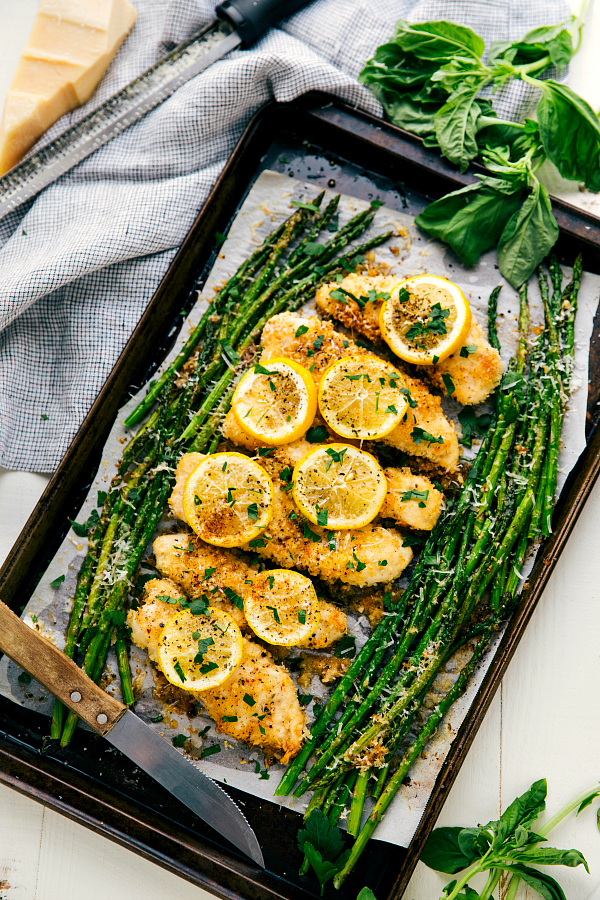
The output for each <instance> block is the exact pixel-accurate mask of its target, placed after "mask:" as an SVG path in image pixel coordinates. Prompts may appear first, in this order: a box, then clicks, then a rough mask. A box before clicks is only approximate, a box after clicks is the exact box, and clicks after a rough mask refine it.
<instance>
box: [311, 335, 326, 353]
mask: <svg viewBox="0 0 600 900" xmlns="http://www.w3.org/2000/svg"><path fill="white" fill-rule="evenodd" d="M324 338H325V335H323V334H320V335H319V337H318V338H315V340H314V342H313V347H314V348H315V350H320V349H321V345H322V344H323V340H324Z"/></svg>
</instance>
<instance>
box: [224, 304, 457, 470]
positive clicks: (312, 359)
mask: <svg viewBox="0 0 600 900" xmlns="http://www.w3.org/2000/svg"><path fill="white" fill-rule="evenodd" d="M300 326H304V327H305V328H308V331H307V332H305V333H303V334H301V335H299V336H298V337H296V332H297V331H298V329H299V327H300ZM321 336H322V337H323V342H322V344H321V345H320V348H319V349H315V347H314V342H315V340H316V339H317V338H320V337H321ZM261 343H262V347H263V353H262V355H261V358H260V359H261V363H262V364H263V365H264V364H266V363H267V362H268V360H269V359H271V358H272V357H274V356H289V357H290V358H291V359H294V360H295V361H296V362H298V363H300V365H302V366H305V368H307V369H311V367H314V368H313V369H312V374H313V377H314V379H315V382H317V383H318V382H319V380H320V378H321V375H322V374H323V372H324V371H325V369H326V368H327V367H328V366H330V365H331V364H332V363H333V362H336V361H337V360H338V359H342V357H344V356H355V355H357V354H361V353H368V352H369V351H367V350H364V349H363V348H361V347H359V346H358V345H357V344H355V343H354V341H351V340H349V339H348V338H345V337H344V336H343V335H341V334H339V333H337V332H336V331H334V329H333V325H332V324H331V322H324V321H322V320H321V319H319V318H317V316H308V317H307V318H303V317H302V316H299V315H298V314H297V313H289V312H288V313H279V315H277V316H273V318H272V319H270V321H269V322H267V324H266V325H265V327H264V329H263V333H262V339H261ZM394 364H395V365H396V367H397V368H399V369H400V370H401V371H402V377H403V380H404V383H405V386H406V387H407V388H408V390H409V391H410V394H411V400H412V401H413V402H416V404H417V405H416V406H414V407H410V408H409V409H408V410H407V415H406V419H405V421H402V422H401V423H400V424H399V425H398V426H397V427H396V428H395V429H394V430H393V431H392V432H391V433H390V434H388V435H387V436H386V437H385V438H383V439H382V442H383V443H384V444H389V445H390V446H392V447H396V448H397V449H398V450H402V451H403V452H404V453H408V454H409V455H411V456H420V457H423V458H424V459H428V460H430V461H431V462H433V463H434V464H435V465H436V466H439V467H440V468H443V469H446V470H449V471H453V470H454V469H455V468H456V466H457V465H458V458H459V446H458V437H457V436H456V431H455V430H454V425H453V424H452V422H450V421H449V420H448V419H447V418H446V416H445V415H444V413H443V410H442V400H441V397H438V396H435V395H434V394H432V393H431V392H430V391H429V390H428V388H427V387H425V385H424V384H423V382H422V381H419V380H418V379H417V378H413V377H411V376H410V375H408V374H406V373H405V372H404V371H403V370H402V366H401V365H399V364H398V362H395V363H394ZM225 421H226V423H227V427H229V423H230V416H228V417H227V418H226V420H225ZM415 426H416V427H418V428H421V429H423V431H427V432H428V433H429V434H430V435H431V436H432V437H435V438H441V439H442V442H441V443H437V442H436V443H431V442H428V441H427V440H421V441H420V442H415V441H414V440H413V434H412V432H413V428H415Z"/></svg>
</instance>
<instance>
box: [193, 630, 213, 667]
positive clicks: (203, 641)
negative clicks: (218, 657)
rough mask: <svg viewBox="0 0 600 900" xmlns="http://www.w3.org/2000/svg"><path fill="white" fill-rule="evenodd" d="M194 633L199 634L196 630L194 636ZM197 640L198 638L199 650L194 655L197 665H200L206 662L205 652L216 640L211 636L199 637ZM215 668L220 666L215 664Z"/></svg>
mask: <svg viewBox="0 0 600 900" xmlns="http://www.w3.org/2000/svg"><path fill="white" fill-rule="evenodd" d="M194 634H198V632H197V631H195V632H194V633H193V634H192V637H193V636H194ZM195 640H198V652H197V653H196V655H195V657H194V662H195V664H196V665H197V666H199V665H200V664H201V663H202V662H204V654H205V653H206V651H207V650H208V648H209V647H212V646H213V645H214V643H215V642H214V640H213V639H212V638H211V637H207V638H199V639H198V638H195ZM215 668H218V667H217V666H215ZM201 671H202V670H201ZM209 671H210V670H209ZM203 674H204V673H203Z"/></svg>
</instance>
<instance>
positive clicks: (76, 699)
mask: <svg viewBox="0 0 600 900" xmlns="http://www.w3.org/2000/svg"><path fill="white" fill-rule="evenodd" d="M71 700H72V701H73V703H79V701H80V700H81V694H80V693H79V691H73V693H72V694H71Z"/></svg>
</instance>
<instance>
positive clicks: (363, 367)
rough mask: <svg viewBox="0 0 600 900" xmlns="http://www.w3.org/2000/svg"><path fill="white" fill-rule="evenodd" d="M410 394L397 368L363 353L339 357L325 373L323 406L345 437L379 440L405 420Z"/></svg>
mask: <svg viewBox="0 0 600 900" xmlns="http://www.w3.org/2000/svg"><path fill="white" fill-rule="evenodd" d="M403 390H404V393H403V392H402V391H403ZM407 394H408V391H407V389H406V387H405V384H404V380H403V379H402V375H401V374H400V372H398V370H397V369H395V368H394V367H393V366H391V365H390V364H389V363H387V362H385V361H384V360H382V359H379V358H378V357H377V356H374V355H372V354H366V353H363V354H361V355H358V356H348V357H344V358H343V359H340V360H338V361H337V362H335V363H333V365H331V366H330V367H329V368H328V369H327V371H326V372H325V373H324V374H323V377H322V378H321V381H320V384H319V410H320V412H321V415H322V416H323V418H324V419H325V421H326V422H327V424H328V425H329V427H330V428H331V429H332V430H333V431H335V432H336V434H339V435H341V437H345V438H354V439H356V440H376V439H377V438H382V437H385V435H386V434H389V433H390V432H391V431H393V430H394V428H396V426H397V425H398V424H399V422H400V421H401V420H402V417H403V416H404V414H405V412H406V408H407V406H408V400H407Z"/></svg>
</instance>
